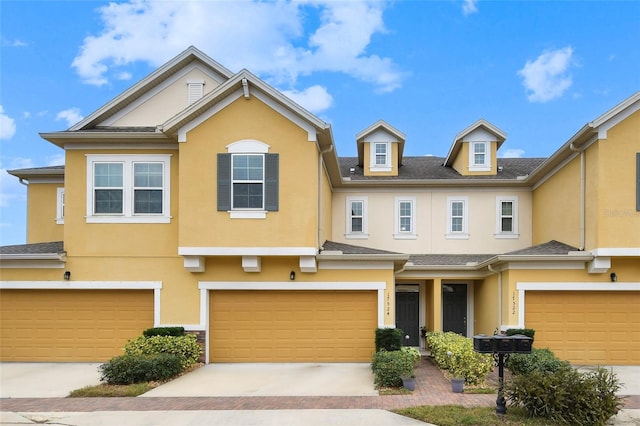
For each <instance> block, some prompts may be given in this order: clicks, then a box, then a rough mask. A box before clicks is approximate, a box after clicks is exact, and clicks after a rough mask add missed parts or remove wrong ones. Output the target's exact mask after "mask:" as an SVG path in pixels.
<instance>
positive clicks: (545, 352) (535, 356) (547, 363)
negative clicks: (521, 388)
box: [506, 348, 569, 374]
mask: <svg viewBox="0 0 640 426" xmlns="http://www.w3.org/2000/svg"><path fill="white" fill-rule="evenodd" d="M568 365H569V363H568V362H567V361H563V360H561V359H559V358H556V356H555V355H554V354H553V352H551V350H549V349H537V348H532V349H531V353H530V354H510V355H509V359H508V360H507V364H506V366H507V368H508V369H509V370H510V371H511V372H512V373H513V374H528V373H531V372H532V371H534V370H539V371H548V372H551V373H553V372H554V371H558V370H559V369H561V368H564V367H566V366H568Z"/></svg>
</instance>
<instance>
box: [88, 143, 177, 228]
mask: <svg viewBox="0 0 640 426" xmlns="http://www.w3.org/2000/svg"><path fill="white" fill-rule="evenodd" d="M170 159H171V156H170V155H168V154H167V155H164V154H154V155H87V182H88V184H87V222H89V223H118V222H120V223H168V222H169V221H170V214H169V200H170V194H169V182H170V179H169V178H170Z"/></svg>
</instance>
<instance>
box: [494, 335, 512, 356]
mask: <svg viewBox="0 0 640 426" xmlns="http://www.w3.org/2000/svg"><path fill="white" fill-rule="evenodd" d="M493 339H494V341H495V348H494V349H495V351H496V352H498V353H500V352H502V353H511V352H513V350H514V339H513V336H502V335H496V336H493Z"/></svg>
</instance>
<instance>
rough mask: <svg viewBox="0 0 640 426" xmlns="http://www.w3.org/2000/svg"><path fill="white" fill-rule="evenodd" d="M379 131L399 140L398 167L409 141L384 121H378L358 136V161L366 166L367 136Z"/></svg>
mask: <svg viewBox="0 0 640 426" xmlns="http://www.w3.org/2000/svg"><path fill="white" fill-rule="evenodd" d="M377 130H383V131H385V132H387V133H389V134H390V135H392V136H394V137H395V138H396V139H397V140H398V165H401V164H402V153H403V151H404V143H405V141H406V140H407V137H406V136H405V135H404V133H402V132H401V131H400V130H398V129H396V128H395V127H393V126H392V125H390V124H389V123H387V122H386V121H384V120H378V121H376V122H375V123H373V124H372V125H371V126H369V127H367V128H366V129H364V130H362V131H361V132H359V133H358V134H357V135H356V145H357V148H358V159H359V161H360V165H362V164H364V140H365V138H366V137H367V136H369V135H370V134H372V133H374V132H375V131H377Z"/></svg>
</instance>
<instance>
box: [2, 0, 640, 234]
mask: <svg viewBox="0 0 640 426" xmlns="http://www.w3.org/2000/svg"><path fill="white" fill-rule="evenodd" d="M191 45H193V46H195V47H197V48H198V49H200V50H202V51H203V52H204V53H206V54H207V55H209V56H210V57H211V58H213V59H214V60H216V61H218V62H219V63H221V64H222V65H223V66H225V67H226V68H228V69H230V70H231V71H233V72H237V71H240V70H241V69H243V68H246V69H248V70H249V71H251V72H253V73H254V74H256V75H258V76H259V77H260V78H262V79H263V80H265V81H266V82H267V83H269V84H271V85H272V86H274V87H275V88H277V89H278V90H280V91H282V92H283V93H285V94H286V95H287V96H289V97H291V98H292V99H293V100H294V101H296V102H298V103H299V104H300V105H302V106H303V107H305V108H306V109H308V110H309V111H311V112H312V113H314V114H316V115H317V116H318V117H320V118H321V119H323V120H325V121H327V122H329V123H330V124H331V126H332V132H333V136H334V140H335V143H336V147H337V152H338V155H339V156H355V155H357V153H356V143H355V139H356V138H355V136H356V134H357V133H359V132H360V131H361V130H364V129H366V128H367V127H369V126H370V125H371V124H373V123H375V122H376V121H377V120H380V119H382V120H385V121H386V122H387V123H389V124H390V125H392V126H393V127H395V128H396V129H398V130H400V131H401V132H403V133H404V134H405V135H406V143H405V151H404V153H405V155H409V156H423V155H435V156H441V157H445V156H446V155H447V152H448V150H449V148H450V146H451V144H452V143H453V140H454V137H455V136H456V134H458V133H459V132H460V131H462V130H463V129H465V128H466V127H468V126H469V125H471V124H473V123H474V122H475V121H477V120H479V119H480V118H483V119H485V120H487V121H489V122H490V123H492V124H493V125H495V126H496V127H498V128H499V129H501V130H502V131H504V132H505V133H506V134H507V140H506V142H505V143H504V144H503V145H502V147H501V149H500V151H499V156H501V157H548V156H550V155H551V154H553V152H555V150H557V149H558V148H559V147H560V146H561V145H562V144H563V143H565V142H566V141H567V140H568V139H569V138H570V137H571V136H573V135H574V134H575V133H576V132H577V131H578V130H579V129H580V128H581V127H582V126H584V125H585V124H586V123H588V122H589V121H592V120H594V119H595V118H597V117H598V116H600V115H601V114H603V113H604V112H606V111H608V110H609V109H611V108H612V107H614V106H615V105H617V104H618V103H620V102H621V101H623V100H624V99H626V98H628V97H629V96H631V95H632V94H634V93H635V92H637V91H638V90H640V1H638V0H629V1H611V0H608V1H586V0H585V1H484V0H441V1H417V0H413V1H408V0H407V1H401V0H398V1H388V2H386V1H375V2H366V1H355V0H353V1H311V0H308V1H304V0H303V1H297V2H291V1H257V2H256V1H212V0H209V1H195V0H191V1H140V0H131V1H127V2H122V1H116V2H103V1H45V0H42V1H29V0H26V1H24V0H21V1H11V0H2V1H0V245H11V244H23V243H25V242H26V187H25V186H24V185H22V184H20V183H19V181H18V179H17V178H15V177H13V176H11V175H9V174H7V172H6V170H12V169H20V168H28V167H42V166H50V165H59V164H64V152H63V151H62V150H61V149H60V148H58V147H56V146H54V145H53V144H51V143H49V142H47V141H45V140H43V139H42V138H40V136H39V133H42V132H51V131H61V130H65V129H67V128H69V127H70V126H72V125H73V124H75V123H76V122H77V121H79V120H81V119H82V118H83V117H86V116H87V115H89V114H91V113H92V112H93V111H95V110H96V109H98V108H100V107H101V106H102V105H104V104H106V103H107V102H109V101H110V100H111V99H113V98H114V97H116V96H117V95H119V94H120V93H121V92H123V91H124V90H126V89H127V88H129V87H130V86H132V85H134V84H135V83H137V82H138V81H140V80H141V79H142V78H144V77H145V76H146V75H148V74H149V73H151V72H152V71H153V70H154V69H155V68H157V67H158V66H160V65H162V64H163V63H165V62H166V61H168V60H170V59H171V58H173V57H174V56H176V55H177V54H179V53H180V52H182V51H183V50H184V49H186V48H187V47H189V46H191ZM158 124H159V123H158ZM52 220H53V218H52Z"/></svg>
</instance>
